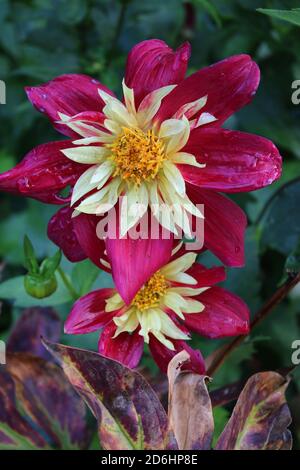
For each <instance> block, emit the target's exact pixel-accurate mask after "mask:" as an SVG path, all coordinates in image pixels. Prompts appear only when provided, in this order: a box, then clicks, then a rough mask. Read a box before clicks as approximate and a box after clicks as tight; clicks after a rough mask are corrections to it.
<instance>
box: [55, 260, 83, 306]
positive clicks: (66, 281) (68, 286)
mask: <svg viewBox="0 0 300 470" xmlns="http://www.w3.org/2000/svg"><path fill="white" fill-rule="evenodd" d="M57 271H58V273H59V275H60V277H61V279H62V281H63V283H64V285H65V287H66V289H67V290H68V291H69V292H70V295H71V297H72V299H73V300H77V299H78V297H79V295H78V294H77V292H76V290H75V289H74V287H73V286H72V284H71V282H70V281H69V279H68V277H67V276H66V275H65V273H64V271H63V270H62V269H61V267H59V268H57Z"/></svg>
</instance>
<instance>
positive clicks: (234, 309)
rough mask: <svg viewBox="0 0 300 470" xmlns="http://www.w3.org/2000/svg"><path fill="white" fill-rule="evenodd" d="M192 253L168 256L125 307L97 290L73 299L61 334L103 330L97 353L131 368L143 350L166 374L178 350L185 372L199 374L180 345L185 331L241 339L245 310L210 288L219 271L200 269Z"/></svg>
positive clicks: (195, 356)
mask: <svg viewBox="0 0 300 470" xmlns="http://www.w3.org/2000/svg"><path fill="white" fill-rule="evenodd" d="M196 256H197V254H196V253H185V254H184V255H181V256H179V255H178V253H177V254H174V255H173V257H172V258H171V259H170V260H169V262H168V263H167V264H165V265H163V266H162V267H161V268H160V269H159V270H158V271H156V272H155V273H154V274H153V275H152V276H151V277H150V279H148V281H147V282H146V283H145V284H144V285H143V286H142V287H141V289H140V290H139V291H138V292H137V294H136V295H135V296H134V298H133V300H132V301H131V303H130V304H129V305H128V304H126V303H125V302H124V300H123V299H122V297H121V296H120V294H119V293H118V291H117V290H116V289H100V290H96V291H94V292H90V293H89V294H87V295H85V296H84V297H82V298H81V299H79V300H78V301H77V302H76V303H75V304H74V306H73V308H72V311H71V313H70V315H69V317H68V319H67V321H66V323H65V332H66V333H69V334H85V333H90V332H92V331H97V330H99V329H100V328H103V331H102V334H101V336H100V341H99V352H100V353H101V354H103V355H106V356H109V357H112V358H113V359H116V360H118V361H120V362H122V363H124V364H126V365H127V366H129V367H132V368H133V367H136V366H137V364H138V363H139V360H140V358H141V355H142V352H143V346H144V343H146V344H148V345H149V348H150V351H151V353H152V355H153V358H154V359H155V361H156V362H157V364H158V366H159V367H160V368H161V369H162V370H163V371H166V369H167V365H168V362H169V361H170V359H171V358H172V357H173V355H175V354H176V353H177V352H178V351H180V350H182V349H186V350H188V351H189V353H190V355H191V362H192V364H191V367H192V368H193V369H194V370H197V372H204V370H205V367H204V361H203V358H202V356H201V353H200V352H199V351H194V350H193V349H191V348H190V347H189V346H188V344H187V343H186V340H189V339H190V331H193V332H196V333H198V334H200V335H202V336H206V337H209V338H220V337H224V336H232V335H237V334H247V333H248V330H249V311H248V308H247V306H246V305H245V303H244V302H243V301H242V300H241V299H240V298H239V297H237V296H235V295H234V294H232V293H230V292H228V291H226V290H225V289H222V288H221V287H218V286H215V284H216V283H218V282H221V281H223V280H224V279H225V271H224V268H223V267H214V268H211V269H206V268H205V267H204V266H202V265H200V264H197V263H195V260H196Z"/></svg>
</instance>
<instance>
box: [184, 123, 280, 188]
mask: <svg viewBox="0 0 300 470" xmlns="http://www.w3.org/2000/svg"><path fill="white" fill-rule="evenodd" d="M185 151H186V152H188V153H192V154H193V155H195V157H196V159H197V160H198V161H199V162H200V161H201V163H204V164H206V166H205V167H204V168H195V167H192V166H189V165H180V171H181V173H182V175H183V177H184V179H185V180H186V181H188V182H189V183H192V184H195V185H197V186H200V187H201V188H202V189H215V190H217V191H222V192H240V191H253V190H255V189H260V188H263V187H264V186H267V185H269V184H271V183H272V182H273V181H275V180H276V179H278V178H279V177H280V175H281V169H282V159H281V156H280V154H279V152H278V150H277V148H276V147H275V145H274V144H273V143H272V142H271V141H270V140H268V139H265V138H264V137H259V136H257V135H253V134H247V133H246V132H238V131H230V130H226V129H206V130H201V129H195V130H193V131H192V133H191V135H190V139H189V142H188V144H187V145H186V147H185Z"/></svg>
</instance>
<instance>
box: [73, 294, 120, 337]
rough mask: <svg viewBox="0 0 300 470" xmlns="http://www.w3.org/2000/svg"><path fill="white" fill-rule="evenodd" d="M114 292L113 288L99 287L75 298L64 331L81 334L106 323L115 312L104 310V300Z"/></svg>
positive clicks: (95, 329) (97, 328) (94, 329)
mask: <svg viewBox="0 0 300 470" xmlns="http://www.w3.org/2000/svg"><path fill="white" fill-rule="evenodd" d="M114 292H115V291H114V289H99V290H95V291H93V292H90V293H89V294H87V295H85V296H83V297H81V298H80V299H79V300H77V302H75V304H74V305H73V308H72V310H71V312H70V314H69V316H68V318H67V320H66V322H65V333H68V334H73V335H82V334H85V333H91V332H92V331H97V330H99V329H100V328H102V327H103V326H105V325H107V324H108V323H109V322H110V321H111V319H112V318H113V317H114V316H115V315H116V314H117V312H109V313H108V312H105V305H106V302H105V301H106V299H108V298H109V297H111V296H112V295H113V294H114Z"/></svg>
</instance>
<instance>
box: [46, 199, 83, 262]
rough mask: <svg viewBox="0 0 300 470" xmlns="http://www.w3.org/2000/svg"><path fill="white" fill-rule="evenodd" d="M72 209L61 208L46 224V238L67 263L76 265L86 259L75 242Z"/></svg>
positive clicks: (76, 241) (67, 207)
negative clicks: (64, 257) (60, 252)
mask: <svg viewBox="0 0 300 470" xmlns="http://www.w3.org/2000/svg"><path fill="white" fill-rule="evenodd" d="M72 213H73V209H71V208H70V207H69V206H66V207H62V208H61V209H60V210H59V211H58V212H56V214H54V215H53V217H51V219H50V221H49V223H48V231H47V234H48V237H49V238H50V240H51V241H52V242H53V243H55V244H56V245H57V246H58V247H59V248H60V249H61V250H62V251H63V253H64V255H65V256H66V258H68V260H69V261H71V262H73V263H76V262H78V261H82V260H84V259H86V257H87V256H86V254H85V252H84V251H83V249H82V248H81V246H80V245H79V242H78V240H77V237H76V234H75V231H74V227H73V219H72Z"/></svg>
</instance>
